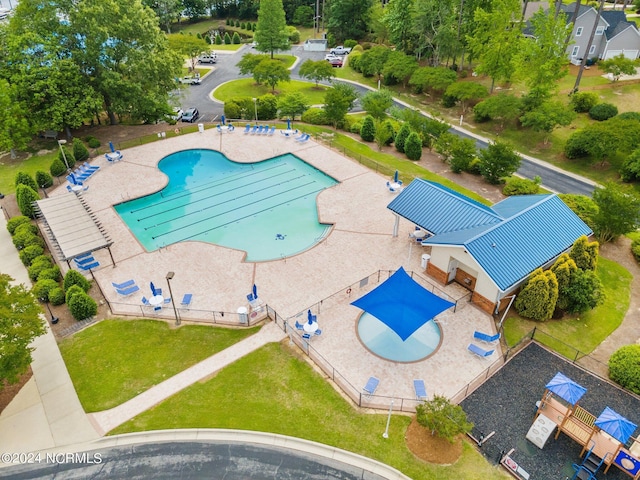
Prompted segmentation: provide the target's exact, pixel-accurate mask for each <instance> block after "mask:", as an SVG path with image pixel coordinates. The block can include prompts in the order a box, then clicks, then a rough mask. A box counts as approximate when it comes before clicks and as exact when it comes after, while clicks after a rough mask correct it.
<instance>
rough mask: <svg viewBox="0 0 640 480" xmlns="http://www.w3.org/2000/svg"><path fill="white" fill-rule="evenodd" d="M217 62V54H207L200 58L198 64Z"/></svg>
mask: <svg viewBox="0 0 640 480" xmlns="http://www.w3.org/2000/svg"><path fill="white" fill-rule="evenodd" d="M217 61H218V55H217V54H216V53H215V52H209V53H205V54H203V55H200V57H199V58H198V63H216V62H217Z"/></svg>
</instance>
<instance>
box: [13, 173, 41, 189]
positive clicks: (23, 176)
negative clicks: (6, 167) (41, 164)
mask: <svg viewBox="0 0 640 480" xmlns="http://www.w3.org/2000/svg"><path fill="white" fill-rule="evenodd" d="M13 184H14V185H15V186H16V187H17V186H18V185H26V186H27V187H31V189H32V190H33V191H35V192H37V191H38V184H37V183H36V181H35V180H34V179H33V177H32V176H31V175H29V174H28V173H27V172H18V173H16V177H15V180H14V181H13Z"/></svg>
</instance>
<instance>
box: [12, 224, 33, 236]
mask: <svg viewBox="0 0 640 480" xmlns="http://www.w3.org/2000/svg"><path fill="white" fill-rule="evenodd" d="M23 232H26V233H30V234H31V235H38V227H36V226H35V225H34V224H33V223H31V222H29V223H23V224H22V225H19V226H18V228H16V230H15V232H13V234H14V235H18V234H21V233H23Z"/></svg>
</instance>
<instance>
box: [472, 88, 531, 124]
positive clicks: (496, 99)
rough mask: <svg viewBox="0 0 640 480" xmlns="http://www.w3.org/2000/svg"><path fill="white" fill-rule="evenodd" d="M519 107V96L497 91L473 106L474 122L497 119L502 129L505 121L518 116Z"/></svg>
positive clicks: (520, 106)
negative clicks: (497, 92) (496, 93)
mask: <svg viewBox="0 0 640 480" xmlns="http://www.w3.org/2000/svg"><path fill="white" fill-rule="evenodd" d="M521 109H522V101H521V100H520V98H518V97H516V96H515V95H509V94H508V93H499V94H498V95H493V96H491V97H489V98H487V99H486V100H483V101H482V102H480V103H478V104H477V105H476V106H475V107H473V115H474V119H475V121H476V122H483V121H486V120H498V121H499V122H500V129H503V128H504V124H505V123H506V122H511V121H513V120H515V119H516V118H518V117H519V116H520V112H521Z"/></svg>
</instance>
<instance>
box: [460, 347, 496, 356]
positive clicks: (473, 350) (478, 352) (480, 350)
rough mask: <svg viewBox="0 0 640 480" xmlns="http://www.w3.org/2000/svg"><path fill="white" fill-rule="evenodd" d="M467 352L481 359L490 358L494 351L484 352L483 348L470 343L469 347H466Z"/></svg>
mask: <svg viewBox="0 0 640 480" xmlns="http://www.w3.org/2000/svg"><path fill="white" fill-rule="evenodd" d="M467 350H469V351H470V352H471V353H473V354H474V355H477V356H479V357H482V358H487V357H488V356H490V355H491V354H492V353H493V352H494V351H495V350H485V349H483V348H480V347H479V346H477V345H475V344H473V343H470V344H469V346H468V347H467Z"/></svg>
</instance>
